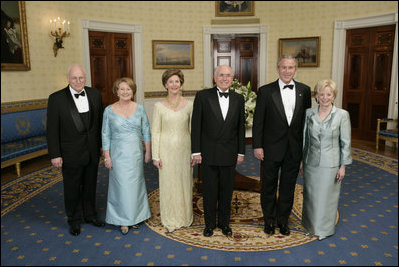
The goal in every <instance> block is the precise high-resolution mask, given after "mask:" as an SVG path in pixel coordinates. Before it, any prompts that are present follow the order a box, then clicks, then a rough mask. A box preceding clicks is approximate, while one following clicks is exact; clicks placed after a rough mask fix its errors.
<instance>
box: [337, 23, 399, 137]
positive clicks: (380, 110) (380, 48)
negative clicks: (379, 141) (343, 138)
mask: <svg viewBox="0 0 399 267" xmlns="http://www.w3.org/2000/svg"><path fill="white" fill-rule="evenodd" d="M394 40H395V25H387V26H379V27H369V28H360V29H349V30H347V32H346V55H345V71H344V84H343V99H342V100H343V101H342V107H343V108H344V109H345V110H347V111H348V112H349V114H350V118H351V124H352V137H353V138H355V139H360V140H369V141H372V140H375V131H376V127H377V126H376V124H377V119H378V118H385V117H387V115H388V105H389V95H390V84H391V72H392V59H393V48H394Z"/></svg>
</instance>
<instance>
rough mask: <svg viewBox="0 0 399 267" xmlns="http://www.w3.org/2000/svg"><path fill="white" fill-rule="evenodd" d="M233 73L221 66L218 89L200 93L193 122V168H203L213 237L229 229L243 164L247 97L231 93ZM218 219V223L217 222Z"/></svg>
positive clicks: (207, 216) (217, 74)
mask: <svg viewBox="0 0 399 267" xmlns="http://www.w3.org/2000/svg"><path fill="white" fill-rule="evenodd" d="M233 78H234V75H233V70H232V69H231V68H230V67H229V66H226V65H221V66H218V67H217V68H216V70H215V75H214V80H215V82H216V86H215V87H213V88H210V89H204V90H201V91H199V92H197V94H196V96H195V99H194V107H193V115H192V122H191V151H192V153H193V154H192V157H193V165H195V164H201V169H202V173H203V175H202V179H203V181H202V188H203V197H204V201H203V205H204V217H205V229H204V232H203V235H204V236H206V237H210V236H212V235H213V230H214V229H215V228H216V227H218V228H219V229H221V230H222V233H223V234H224V235H226V236H231V235H232V229H231V228H230V226H229V221H230V209H231V198H232V194H233V186H234V175H235V167H236V165H237V164H241V163H242V162H243V160H244V153H245V107H244V97H243V96H242V95H240V94H238V93H236V92H232V91H230V90H229V88H230V86H231V84H232V82H233ZM216 218H217V221H216Z"/></svg>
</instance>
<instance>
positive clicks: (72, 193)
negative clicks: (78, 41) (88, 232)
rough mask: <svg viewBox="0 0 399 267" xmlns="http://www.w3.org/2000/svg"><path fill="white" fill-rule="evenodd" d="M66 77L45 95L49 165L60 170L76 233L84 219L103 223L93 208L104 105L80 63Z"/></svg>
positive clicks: (71, 227) (73, 66)
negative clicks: (61, 86) (58, 87)
mask: <svg viewBox="0 0 399 267" xmlns="http://www.w3.org/2000/svg"><path fill="white" fill-rule="evenodd" d="M67 79H68V82H69V85H68V86H67V87H66V88H64V89H61V90H59V91H57V92H55V93H52V94H51V95H50V97H49V99H48V107H47V144H48V152H49V155H50V158H51V163H52V165H53V166H54V167H57V168H61V170H62V176H63V182H64V203H65V210H66V215H67V217H68V224H69V233H70V234H71V235H74V236H77V235H79V234H80V224H81V223H82V222H83V221H85V222H87V223H91V224H93V225H95V226H98V227H102V226H104V225H105V223H104V222H103V221H101V220H99V219H98V218H97V212H96V208H95V202H96V186H97V170H98V163H99V158H100V154H101V125H102V114H103V108H102V100H101V94H100V92H99V91H98V90H96V89H94V88H90V87H87V86H85V84H86V73H85V71H84V69H83V68H82V67H81V66H80V65H78V64H73V65H71V66H70V67H69V68H68V72H67Z"/></svg>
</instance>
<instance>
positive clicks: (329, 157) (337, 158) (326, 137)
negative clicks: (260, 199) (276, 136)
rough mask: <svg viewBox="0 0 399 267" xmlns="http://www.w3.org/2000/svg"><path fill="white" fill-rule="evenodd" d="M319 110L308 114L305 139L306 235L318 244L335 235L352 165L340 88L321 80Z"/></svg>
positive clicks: (316, 89) (304, 195) (304, 216)
mask: <svg viewBox="0 0 399 267" xmlns="http://www.w3.org/2000/svg"><path fill="white" fill-rule="evenodd" d="M314 91H315V98H316V102H317V103H318V104H319V105H318V106H317V107H314V108H310V109H307V110H306V118H305V127H304V135H303V146H304V148H303V164H302V167H303V168H302V167H301V172H302V173H303V180H304V189H303V211H302V223H303V226H304V227H305V229H306V231H307V234H313V235H316V236H318V237H319V240H322V239H324V238H326V237H327V236H330V235H333V234H334V233H335V221H336V219H337V209H338V200H339V193H340V189H341V181H342V179H343V178H344V176H345V165H348V164H351V163H352V157H351V124H350V119H349V113H348V112H347V111H345V110H343V109H340V108H337V107H335V106H334V104H333V102H334V99H335V97H336V95H337V86H336V84H335V83H334V81H332V80H321V81H319V82H318V83H317V84H316V86H315V90H314Z"/></svg>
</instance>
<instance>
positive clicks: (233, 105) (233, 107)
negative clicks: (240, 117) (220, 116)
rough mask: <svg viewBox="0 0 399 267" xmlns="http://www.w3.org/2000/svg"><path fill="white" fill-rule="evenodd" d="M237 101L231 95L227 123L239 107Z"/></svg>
mask: <svg viewBox="0 0 399 267" xmlns="http://www.w3.org/2000/svg"><path fill="white" fill-rule="evenodd" d="M237 100H238V99H237V98H236V97H234V95H233V94H229V109H228V111H227V115H226V120H225V122H228V121H229V120H230V119H231V116H233V112H234V110H236V107H237Z"/></svg>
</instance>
